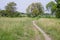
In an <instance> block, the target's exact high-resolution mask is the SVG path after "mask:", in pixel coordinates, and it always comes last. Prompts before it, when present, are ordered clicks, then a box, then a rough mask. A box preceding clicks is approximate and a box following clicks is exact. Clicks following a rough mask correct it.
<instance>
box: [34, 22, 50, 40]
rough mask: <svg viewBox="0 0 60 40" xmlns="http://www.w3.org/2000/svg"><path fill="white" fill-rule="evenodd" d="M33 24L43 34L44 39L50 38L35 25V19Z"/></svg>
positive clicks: (48, 39)
mask: <svg viewBox="0 0 60 40" xmlns="http://www.w3.org/2000/svg"><path fill="white" fill-rule="evenodd" d="M33 25H34V27H36V28H37V29H38V30H39V31H40V32H41V33H42V34H43V36H44V38H45V40H51V38H50V37H49V35H47V34H46V33H45V32H44V31H43V30H42V29H41V28H40V27H39V26H37V25H36V23H35V21H33Z"/></svg>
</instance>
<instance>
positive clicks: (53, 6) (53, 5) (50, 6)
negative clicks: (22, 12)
mask: <svg viewBox="0 0 60 40" xmlns="http://www.w3.org/2000/svg"><path fill="white" fill-rule="evenodd" d="M46 8H47V10H51V14H52V15H53V14H55V12H56V3H55V2H53V1H51V2H49V3H48V4H47V5H46Z"/></svg>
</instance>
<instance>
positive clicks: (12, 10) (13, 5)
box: [5, 2, 16, 17]
mask: <svg viewBox="0 0 60 40" xmlns="http://www.w3.org/2000/svg"><path fill="white" fill-rule="evenodd" d="M5 10H6V13H7V14H8V16H11V17H13V15H14V13H15V12H16V3H14V2H9V3H7V5H6V6H5Z"/></svg>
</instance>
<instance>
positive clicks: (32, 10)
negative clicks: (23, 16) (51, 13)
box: [26, 3, 43, 17]
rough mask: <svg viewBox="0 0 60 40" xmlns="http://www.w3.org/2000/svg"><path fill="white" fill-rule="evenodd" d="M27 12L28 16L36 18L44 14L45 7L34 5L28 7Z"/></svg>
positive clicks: (39, 4) (38, 4)
mask: <svg viewBox="0 0 60 40" xmlns="http://www.w3.org/2000/svg"><path fill="white" fill-rule="evenodd" d="M26 11H27V13H28V15H30V16H32V17H36V16H38V15H41V14H43V7H42V5H41V3H32V4H31V5H29V6H28V8H27V10H26Z"/></svg>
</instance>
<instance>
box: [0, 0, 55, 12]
mask: <svg viewBox="0 0 60 40" xmlns="http://www.w3.org/2000/svg"><path fill="white" fill-rule="evenodd" d="M50 1H52V0H0V9H4V7H5V5H6V4H7V3H9V2H15V3H16V4H17V10H18V11H20V12H26V8H27V7H28V6H29V5H30V4H31V3H33V2H41V4H42V5H43V6H44V7H45V6H46V4H47V3H48V2H50ZM53 1H54V0H53ZM45 10H46V8H45Z"/></svg>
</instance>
